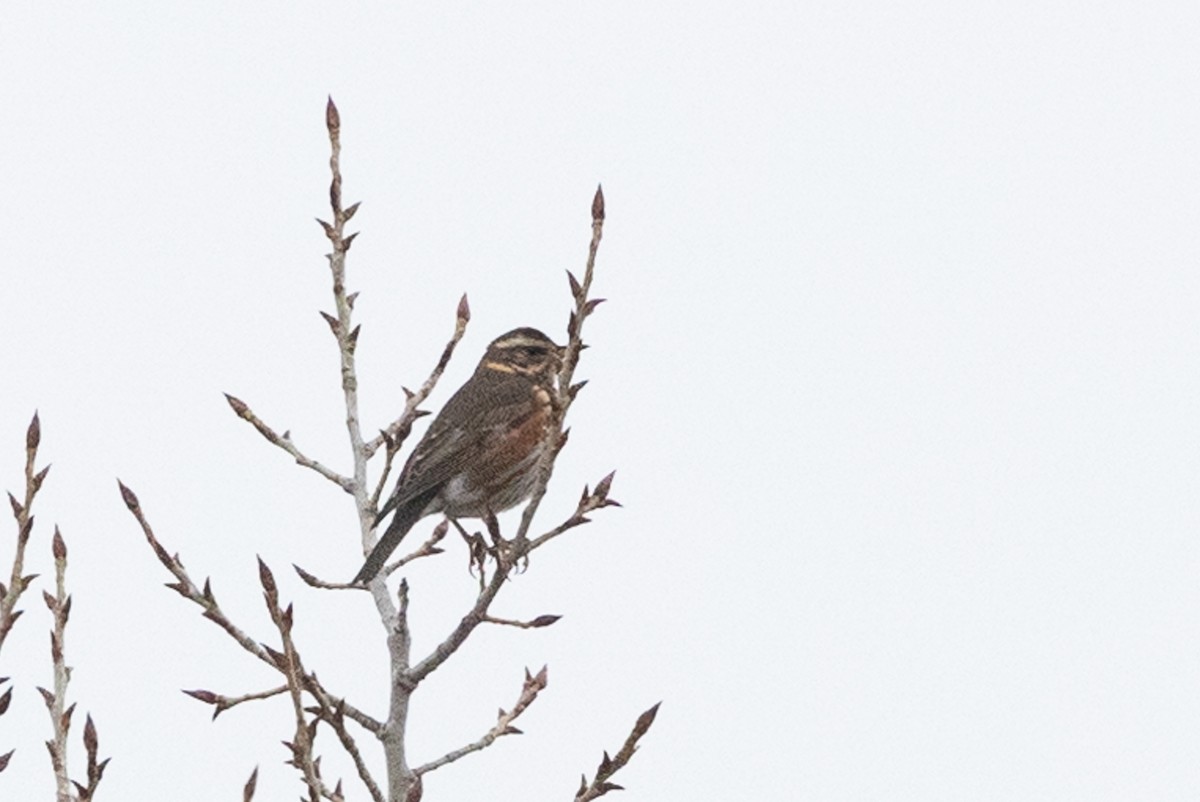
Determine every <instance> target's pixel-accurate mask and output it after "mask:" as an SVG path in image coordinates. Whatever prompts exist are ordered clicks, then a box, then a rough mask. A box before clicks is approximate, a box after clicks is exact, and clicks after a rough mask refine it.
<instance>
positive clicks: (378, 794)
mask: <svg viewBox="0 0 1200 802" xmlns="http://www.w3.org/2000/svg"><path fill="white" fill-rule="evenodd" d="M310 690H311V689H310ZM313 696H314V698H316V700H317V707H316V708H315V709H314V708H309V711H310V712H314V713H316V714H317V715H318V716H319V717H320V719H321V720H322V721H324V722H325V723H326V724H328V725H329V727H330V729H332V730H333V732H334V734H335V735H337V737H338V741H339V742H340V743H341V744H342V748H343V749H345V750H346V754H348V755H350V759H351V760H352V761H353V762H354V769H355V771H357V772H358V777H359V779H361V780H362V782H363V785H365V786H366V787H367V792H368V793H370V794H371V799H372V800H374V802H385V800H384V796H383V792H382V791H381V790H380V789H379V785H378V784H377V783H376V782H375V778H374V777H372V776H371V770H370V769H369V768H367V764H366V761H365V760H363V756H362V753H361V752H360V751H359V749H358V743H357V742H356V741H355V740H354V738H353V736H351V735H350V732H349V730H347V729H346V721H345V717H344V715H343V712H344V711H343V710H342V709H341V706H340V705H339V704H338V703H336V702H333V701H332V700H330V699H329V698H328V697H326V696H325V695H324V694H320V693H314V694H313Z"/></svg>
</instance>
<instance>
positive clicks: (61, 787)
mask: <svg viewBox="0 0 1200 802" xmlns="http://www.w3.org/2000/svg"><path fill="white" fill-rule="evenodd" d="M53 550H54V591H55V592H54V595H53V596H51V595H50V594H49V593H47V592H46V591H42V598H43V599H44V600H45V602H46V606H47V607H49V608H50V612H51V613H52V614H53V615H54V629H52V630H51V631H50V661H51V663H52V665H53V668H54V690H53V691H48V690H46V689H45V688H38V691H39V692H40V693H41V694H42V699H43V700H44V701H45V702H46V709H47V710H48V711H49V712H50V728H51V732H52V733H53V737H52V738H51V739H50V740H49V741H47V742H46V748H47V749H49V750H50V765H51V768H52V769H53V771H54V785H55V789H56V794H57V799H58V802H73V800H72V799H71V778H70V776H69V775H68V773H67V735H68V733H69V732H70V730H71V714H72V713H74V712H75V705H71V707H70V709H69V710H68V709H67V707H66V704H67V684H68V683H70V681H71V669H70V668H68V667H67V664H66V661H65V658H64V653H63V650H64V649H65V648H66V635H67V618H68V617H69V616H70V614H71V600H70V598H68V596H67V586H66V580H67V546H66V543H65V541H63V538H62V534H61V533H60V532H59V531H58V528H57V527H55V529H54V548H53Z"/></svg>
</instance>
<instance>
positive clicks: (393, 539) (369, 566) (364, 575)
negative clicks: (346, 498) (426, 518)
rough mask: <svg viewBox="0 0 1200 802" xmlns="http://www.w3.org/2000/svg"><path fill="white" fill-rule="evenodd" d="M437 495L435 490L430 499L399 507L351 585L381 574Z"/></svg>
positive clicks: (417, 500) (412, 501)
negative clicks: (388, 560) (386, 563)
mask: <svg viewBox="0 0 1200 802" xmlns="http://www.w3.org/2000/svg"><path fill="white" fill-rule="evenodd" d="M436 494H437V493H436V489H435V490H434V491H433V492H431V493H429V494H427V495H428V498H426V497H424V496H421V497H417V498H415V499H412V500H411V501H409V502H408V503H405V504H401V505H399V506H398V507H397V509H396V514H395V515H393V516H392V522H391V523H390V524H388V528H387V530H386V531H385V532H384V533H383V537H381V538H379V542H378V543H376V544H375V548H373V549H371V553H370V554H368V555H367V561H366V562H365V563H363V567H362V568H360V569H359V571H358V573H357V574H356V575H355V576H354V579H353V581H352V583H351V584H355V585H358V584H364V583H366V582H368V581H369V580H371V579H372V578H373V577H374V576H375V575H376V574H378V573H379V571H380V570H381V569H382V568H383V564H384V563H385V562H387V558H388V557H390V556H391V555H392V552H393V551H395V550H396V547H397V546H399V545H400V541H401V540H403V539H404V536H405V535H407V534H408V530H409V529H412V528H413V525H414V524H416V522H417V521H419V520H421V518H422V516H423V514H424V512H425V507H426V505H428V504H429V501H430V500H431V499H432V497H433V496H434V495H436Z"/></svg>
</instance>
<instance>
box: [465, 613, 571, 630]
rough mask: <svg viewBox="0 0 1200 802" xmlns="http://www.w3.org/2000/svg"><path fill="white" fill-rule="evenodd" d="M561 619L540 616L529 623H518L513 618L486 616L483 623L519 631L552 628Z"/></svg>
mask: <svg viewBox="0 0 1200 802" xmlns="http://www.w3.org/2000/svg"><path fill="white" fill-rule="evenodd" d="M560 618H562V616H561V615H539V616H538V617H537V618H532V619H530V620H529V621H517V620H515V619H512V618H495V617H493V616H490V615H485V616H484V617H483V623H485V624H500V625H502V626H506V627H517V628H518V629H541V628H542V627H548V626H550V625H551V624H553V623H554V622H556V621H558V620H559V619H560Z"/></svg>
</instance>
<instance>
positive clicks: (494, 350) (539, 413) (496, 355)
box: [351, 327, 565, 585]
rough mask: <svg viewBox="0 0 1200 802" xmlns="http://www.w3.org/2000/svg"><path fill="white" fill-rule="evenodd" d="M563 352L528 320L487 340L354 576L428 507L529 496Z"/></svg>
mask: <svg viewBox="0 0 1200 802" xmlns="http://www.w3.org/2000/svg"><path fill="white" fill-rule="evenodd" d="M564 352H565V349H564V348H563V347H561V346H559V345H556V344H555V343H554V341H553V340H551V339H550V338H549V337H547V336H546V335H545V334H543V333H542V332H540V331H538V330H537V329H534V328H529V327H523V328H517V329H513V330H512V331H510V332H507V333H506V334H502V335H500V336H499V337H497V338H496V339H495V340H493V341H492V342H491V344H489V345H488V347H487V351H486V352H485V353H484V355H483V358H482V359H481V360H479V365H478V366H477V367H476V368H475V372H474V373H473V374H472V375H471V378H469V379H468V380H467V382H466V383H465V384H463V386H462V387H460V388H458V391H457V392H456V393H454V395H453V396H451V397H450V400H449V401H447V402H446V405H445V406H444V407H442V410H441V412H439V413H438V414H437V417H435V418H434V420H433V423H432V424H431V425H430V427H429V429H428V431H426V432H425V436H424V437H422V438H421V440H420V442H419V443H417V446H416V448H414V449H413V452H412V454H411V455H409V457H408V460H407V462H405V464H404V469H403V470H402V471H401V472H400V476H399V478H398V479H397V480H396V487H395V489H394V490H393V491H392V493H391V496H390V497H389V498H388V500H387V503H385V504H384V505H383V506H382V507H380V509H379V512H378V513H377V514H376V516H375V526H378V525H379V523H380V522H381V521H382V520H383V519H384V518H385V517H387V515H388V514H391V515H392V520H391V522H390V523H389V524H388V527H387V529H386V530H385V531H384V533H383V536H382V537H381V538H379V541H378V543H376V544H375V547H374V548H372V549H371V553H370V554H369V555H367V560H366V562H365V563H364V564H363V567H362V568H361V569H360V570H359V572H358V574H357V575H356V576H355V577H354V579H353V581H352V582H351V584H354V585H361V584H365V583H366V582H368V581H369V580H371V579H372V578H373V577H374V576H375V575H376V574H378V573H379V571H380V570H381V569H382V568H383V564H384V562H385V561H386V560H387V558H388V557H389V556H390V555H391V553H392V552H393V551H395V550H396V547H397V546H399V545H400V541H401V540H402V539H403V538H404V536H405V535H406V534H408V530H410V529H412V527H413V526H414V525H415V524H416V523H417V521H419V520H421V519H422V518H424V517H425V516H427V515H434V514H436V513H444V514H445V515H446V516H448V517H450V518H480V517H484V516H486V515H488V514H489V513H498V512H503V511H504V510H507V509H510V508H512V507H515V506H516V505H518V504H520V503H521V502H522V501H524V500H525V499H527V498H529V496H530V494H532V493H533V489H534V485H535V484H536V482H537V473H538V472H537V464H538V461H539V459H540V457H541V455H542V452H543V451H544V450H545V448H546V447H547V445H548V444H547V439H548V437H547V435H548V432H549V429H550V427H551V425H552V424H553V421H554V409H555V408H556V407H555V404H556V401H555V399H556V386H557V384H556V378H557V375H558V371H559V368H560V366H561V364H562V358H563V354H564Z"/></svg>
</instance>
